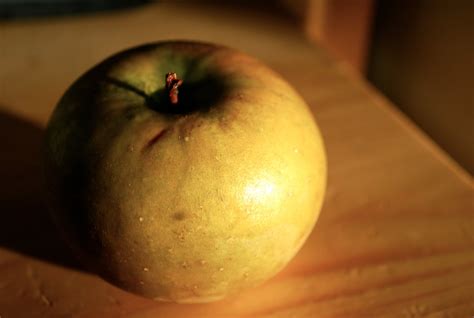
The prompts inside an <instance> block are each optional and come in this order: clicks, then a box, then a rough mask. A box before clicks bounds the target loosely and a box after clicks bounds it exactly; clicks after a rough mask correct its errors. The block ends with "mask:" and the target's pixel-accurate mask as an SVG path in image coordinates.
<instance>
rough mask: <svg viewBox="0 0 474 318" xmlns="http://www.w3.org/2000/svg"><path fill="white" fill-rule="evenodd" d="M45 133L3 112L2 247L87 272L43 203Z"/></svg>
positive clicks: (0, 133) (0, 165) (0, 127)
mask: <svg viewBox="0 0 474 318" xmlns="http://www.w3.org/2000/svg"><path fill="white" fill-rule="evenodd" d="M43 134H44V130H42V129H41V128H40V127H38V126H36V125H34V124H33V123H31V122H28V121H26V120H24V119H22V118H19V117H17V116H15V115H13V114H9V113H6V112H4V111H2V110H0V138H1V140H2V151H1V153H2V155H1V156H0V176H1V179H0V180H1V181H0V247H3V248H7V249H9V250H12V251H15V252H18V253H21V254H24V255H27V256H31V257H34V258H38V259H40V260H43V261H47V262H51V263H54V264H58V265H61V266H66V267H69V268H73V269H76V270H77V269H79V270H84V269H83V268H82V267H81V266H80V264H79V263H78V262H77V261H76V260H75V258H74V256H73V255H72V253H71V252H70V251H69V249H68V247H67V245H66V243H65V242H64V241H63V239H62V238H61V236H60V234H59V231H58V230H57V229H56V227H55V225H54V224H53V222H52V220H51V218H50V216H49V213H48V210H47V207H46V204H45V203H44V201H43V198H44V196H43V193H44V189H43V186H42V173H41V143H42V139H43Z"/></svg>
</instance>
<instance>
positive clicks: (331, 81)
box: [0, 3, 474, 318]
mask: <svg viewBox="0 0 474 318" xmlns="http://www.w3.org/2000/svg"><path fill="white" fill-rule="evenodd" d="M170 20H171V21H172V25H171V27H170V26H169V23H168V22H169V21H170ZM166 21H168V22H166ZM165 22H166V23H165ZM164 23H165V25H166V27H164ZM168 38H191V39H198V40H208V41H213V42H220V43H223V44H227V45H231V46H233V47H237V48H239V49H242V50H244V51H247V52H248V53H250V54H252V55H255V56H257V57H259V58H261V59H262V60H264V61H265V62H266V63H267V64H269V65H270V66H271V67H273V68H275V69H276V70H277V71H279V72H280V73H281V74H282V75H283V76H284V77H285V78H287V79H288V81H290V82H291V83H292V84H293V85H294V86H295V87H296V88H297V89H298V90H299V91H300V93H301V94H302V95H303V97H304V98H305V99H306V100H307V102H308V103H309V105H310V106H311V109H312V111H313V113H314V115H315V117H316V119H317V120H318V123H319V125H320V127H321V130H322V133H323V135H324V139H325V141H326V147H327V152H328V158H329V184H328V191H327V196H326V200H325V204H324V207H323V211H322V214H321V218H320V220H319V221H318V223H317V225H316V227H315V229H314V231H313V232H312V234H311V236H310V237H309V239H308V241H307V242H306V244H305V245H304V247H303V248H302V250H301V251H300V252H299V254H298V255H297V257H296V258H295V259H294V260H293V261H292V262H291V263H290V264H289V266H287V267H286V268H285V269H284V270H283V271H282V272H281V273H280V274H279V275H278V276H276V277H275V278H273V279H271V280H270V281H268V282H267V283H265V284H264V285H262V286H260V287H258V288H255V289H252V290H249V291H246V292H244V293H242V294H239V295H236V296H234V297H230V298H228V299H225V300H223V301H219V302H216V303H212V304H200V305H176V304H168V303H156V302H153V301H150V300H146V299H143V298H140V297H137V296H134V295H131V294H128V293H126V292H124V291H121V290H119V289H117V288H115V287H113V286H110V285H109V284H107V283H105V282H104V281H102V280H101V279H100V278H98V277H96V276H94V275H92V274H90V273H87V272H84V271H83V270H81V268H80V267H78V265H77V263H76V262H75V261H74V259H73V258H72V256H71V255H70V254H68V250H67V249H66V248H65V247H64V245H63V243H62V241H61V240H60V239H59V237H58V236H57V234H56V231H55V230H54V227H53V226H52V225H51V222H50V221H49V218H48V216H47V213H46V209H45V207H44V204H43V203H42V200H41V186H40V183H39V164H38V160H39V145H40V142H41V135H42V133H43V129H44V126H45V125H46V122H47V118H48V116H49V114H50V113H51V111H52V109H53V107H54V105H55V103H56V102H57V100H58V99H59V97H60V96H61V94H62V93H63V91H64V90H65V89H66V88H67V86H69V85H70V83H71V82H72V81H73V80H74V79H75V78H76V77H77V76H79V75H80V74H81V73H82V72H84V71H85V70H86V69H87V68H89V67H91V66H92V65H93V64H95V63H97V62H98V61H100V60H101V59H103V58H104V57H106V56H107V55H109V54H111V53H113V52H115V51H118V50H120V49H123V48H125V47H129V46H132V45H135V44H139V43H142V42H148V41H154V40H161V39H168ZM0 105H1V106H0V107H1V113H0V124H1V125H0V132H1V135H0V136H1V137H2V138H1V140H2V146H3V147H2V156H0V157H1V158H2V161H1V162H0V163H1V165H0V166H1V168H0V172H1V174H2V179H1V180H2V182H1V183H0V187H1V191H0V193H1V195H0V213H1V222H0V316H1V317H2V318H11V317H15V318H16V317H31V318H34V317H89V318H92V317H136V318H145V317H153V318H154V317H260V318H263V317H272V318H276V317H469V316H470V315H472V314H474V296H473V295H474V266H473V265H474V231H473V229H474V201H473V187H472V180H471V178H470V177H469V176H468V174H467V173H466V172H465V171H463V170H462V169H461V168H459V166H457V165H456V163H454V162H453V161H452V160H451V159H450V158H449V157H448V156H447V155H446V154H445V153H443V152H442V151H441V150H440V149H439V148H438V147H436V146H435V145H434V143H433V142H431V141H430V140H429V139H428V138H427V137H426V136H425V135H424V134H422V133H421V132H420V130H419V129H418V128H417V127H416V126H414V125H413V124H412V123H411V122H409V121H408V120H407V119H406V118H405V117H404V116H402V115H401V114H400V113H399V112H397V111H396V110H395V108H394V107H393V106H392V105H390V103H389V102H388V101H387V100H385V99H384V98H383V97H382V96H380V94H379V93H378V92H377V91H375V90H374V89H373V88H371V87H370V86H369V85H368V84H367V83H366V82H365V81H363V80H362V79H360V78H359V77H357V75H354V74H352V73H350V71H348V69H347V67H346V66H345V64H344V63H341V62H340V61H337V60H333V59H332V58H330V57H328V56H327V54H326V53H325V52H324V51H323V50H321V49H319V48H317V47H313V46H311V45H310V44H308V43H307V42H305V40H304V36H303V35H302V34H300V33H299V32H298V30H297V27H296V26H292V25H290V24H288V22H286V21H285V20H282V19H280V18H279V17H278V16H276V15H272V14H268V15H265V14H263V13H258V12H255V11H246V9H244V8H227V7H219V6H203V5H200V6H196V5H194V6H193V5H191V4H187V5H184V4H171V3H156V4H153V5H150V6H147V7H144V8H140V9H136V10H133V11H129V12H119V13H114V14H102V15H96V16H84V17H76V18H58V19H54V20H49V19H44V20H36V21H33V20H32V21H21V22H2V24H1V25H0Z"/></svg>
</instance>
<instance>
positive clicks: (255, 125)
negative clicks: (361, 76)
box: [44, 41, 326, 303]
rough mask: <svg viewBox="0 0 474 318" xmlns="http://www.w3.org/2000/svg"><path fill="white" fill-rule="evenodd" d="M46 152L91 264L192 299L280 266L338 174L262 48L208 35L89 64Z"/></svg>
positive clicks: (50, 175) (62, 222)
mask: <svg viewBox="0 0 474 318" xmlns="http://www.w3.org/2000/svg"><path fill="white" fill-rule="evenodd" d="M44 154H45V172H46V180H47V182H48V201H49V203H50V206H51V210H52V215H53V216H54V219H55V220H56V223H57V224H58V226H59V227H60V228H61V230H62V232H63V233H64V234H65V236H66V238H67V240H68V241H69V243H70V245H71V247H72V248H73V249H74V251H75V252H76V253H77V255H78V257H79V258H80V260H81V261H82V262H83V263H84V264H85V266H87V268H89V269H90V270H91V271H94V272H96V273H98V274H99V275H101V276H102V277H103V278H104V279H106V280H107V281H109V282H111V283H113V284H115V285H117V286H119V287H121V288H123V289H125V290H128V291H131V292H133V293H136V294H139V295H143V296H146V297H149V298H153V299H157V300H167V301H175V302H184V303H185V302H188V303H189V302H208V301H213V300H216V299H220V298H222V297H224V296H226V295H232V294H235V293H237V292H239V291H240V290H243V289H245V288H249V287H252V286H256V285H258V284H259V283H261V282H263V281H265V280H267V279H268V278H270V277H272V276H274V275H275V274H276V273H277V272H278V271H280V270H281V269H282V268H283V267H284V266H285V265H286V264H287V263H288V262H289V261H290V259H291V258H292V257H293V256H294V255H295V254H296V252H297V251H298V250H299V248H300V247H301V246H302V244H303V243H304V241H305V239H306V238H307V237H308V235H309V233H310V232H311V230H312V228H313V226H314V224H315V222H316V220H317V218H318V215H319V211H320V208H321V205H322V201H323V196H324V190H325V184H326V159H325V152H324V146H323V142H322V139H321V135H320V133H319V130H318V128H317V125H316V123H315V121H314V118H313V115H312V114H311V112H310V110H309V109H308V107H307V105H306V104H305V102H304V101H303V99H302V98H301V97H300V96H299V95H298V94H297V92H296V91H295V90H294V89H293V88H292V87H291V86H290V85H289V84H288V83H287V82H286V81H285V80H283V79H282V78H281V77H280V76H279V75H277V74H276V73H275V72H274V71H272V70H271V69H269V68H268V67H266V66H265V65H263V64H262V63H261V62H259V61H257V60H256V59H254V58H252V57H249V56H248V55H246V54H244V53H241V52H239V51H236V50H233V49H230V48H226V47H223V46H218V45H214V44H206V43H198V42H184V41H181V42H179V41H175V42H161V43H154V44H148V45H143V46H139V47H136V48H132V49H129V50H126V51H124V52H121V53H118V54H116V55H114V56H112V57H110V58H108V59H106V60H105V61H103V62H102V63H100V64H99V65H97V66H95V67H94V68H92V69H91V70H90V71H88V72H86V73H85V74H84V75H83V76H82V77H80V78H79V79H78V80H77V81H76V82H75V83H74V84H73V85H72V86H71V87H70V88H69V89H68V90H67V92H66V93H65V95H64V96H63V97H62V99H61V100H60V102H59V104H58V105H57V107H56V109H55V111H54V113H53V115H52V117H51V119H50V122H49V125H48V129H47V137H46V142H45V151H44Z"/></svg>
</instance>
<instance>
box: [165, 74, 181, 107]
mask: <svg viewBox="0 0 474 318" xmlns="http://www.w3.org/2000/svg"><path fill="white" fill-rule="evenodd" d="M181 84H183V80H182V79H179V78H178V76H177V75H176V73H167V74H166V90H167V91H168V96H169V101H170V103H171V104H173V105H176V104H177V103H178V87H179V86H180V85H181Z"/></svg>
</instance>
